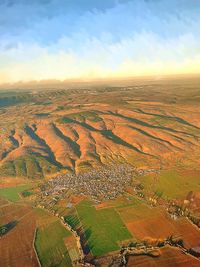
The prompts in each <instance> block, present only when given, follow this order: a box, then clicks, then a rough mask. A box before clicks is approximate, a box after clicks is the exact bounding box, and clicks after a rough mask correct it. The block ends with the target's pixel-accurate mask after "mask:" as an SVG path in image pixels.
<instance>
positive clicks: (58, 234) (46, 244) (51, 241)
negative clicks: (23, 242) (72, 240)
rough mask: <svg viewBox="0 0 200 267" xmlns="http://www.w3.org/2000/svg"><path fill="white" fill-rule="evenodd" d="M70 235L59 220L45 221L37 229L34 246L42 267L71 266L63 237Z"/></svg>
mask: <svg viewBox="0 0 200 267" xmlns="http://www.w3.org/2000/svg"><path fill="white" fill-rule="evenodd" d="M68 236H70V232H68V231H67V230H66V229H65V228H64V227H63V226H62V225H61V223H60V221H59V220H55V221H53V222H50V223H47V224H45V225H43V226H40V227H39V228H38V229H37V234H36V241H35V247H36V250H37V253H38V257H39V259H40V263H41V265H42V266H44V267H48V266H52V265H53V266H61V267H64V266H66V264H67V266H69V267H70V266H72V265H71V260H70V257H69V254H68V252H67V249H66V247H65V244H64V239H65V238H66V237H68Z"/></svg>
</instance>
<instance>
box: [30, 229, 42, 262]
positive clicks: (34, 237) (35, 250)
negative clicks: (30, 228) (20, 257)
mask: <svg viewBox="0 0 200 267" xmlns="http://www.w3.org/2000/svg"><path fill="white" fill-rule="evenodd" d="M36 236H37V229H35V231H34V236H33V245H32V246H33V250H34V252H35V255H36V259H37V262H38V265H39V267H42V265H41V262H40V259H39V257H38V254H37V249H36V247H35V240H36Z"/></svg>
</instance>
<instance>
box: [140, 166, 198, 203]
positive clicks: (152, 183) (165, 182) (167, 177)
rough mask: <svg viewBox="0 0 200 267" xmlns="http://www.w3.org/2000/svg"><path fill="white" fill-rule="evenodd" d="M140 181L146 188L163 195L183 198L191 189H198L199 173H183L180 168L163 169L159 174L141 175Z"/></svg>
mask: <svg viewBox="0 0 200 267" xmlns="http://www.w3.org/2000/svg"><path fill="white" fill-rule="evenodd" d="M141 183H142V184H143V185H144V186H145V188H146V190H149V191H153V192H161V193H162V194H163V196H164V197H168V198H176V197H178V198H181V197H182V198H183V197H185V196H186V195H187V193H188V192H189V190H188V189H190V190H191V191H196V192H198V191H200V180H199V175H198V174H196V175H195V174H194V173H192V172H191V173H187V174H184V173H183V172H181V171H180V170H173V169H172V170H165V171H162V172H161V173H160V174H156V175H147V176H143V177H141Z"/></svg>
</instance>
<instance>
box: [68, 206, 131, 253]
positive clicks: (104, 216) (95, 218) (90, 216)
mask: <svg viewBox="0 0 200 267" xmlns="http://www.w3.org/2000/svg"><path fill="white" fill-rule="evenodd" d="M76 209H77V212H78V217H79V220H80V221H81V225H82V226H83V229H84V234H85V239H86V241H87V245H88V246H89V248H90V250H91V252H92V254H93V255H94V256H100V255H104V254H106V253H108V252H111V251H115V250H118V249H119V248H120V247H119V244H118V242H120V241H123V240H127V239H131V238H132V235H131V234H130V233H129V231H128V230H127V228H126V226H125V225H124V223H123V222H122V220H121V218H120V216H119V214H118V213H117V212H116V211H115V209H113V208H107V209H102V210H96V209H95V207H93V206H92V205H91V202H89V201H83V202H81V203H80V204H78V205H77V206H76ZM71 219H72V217H71ZM75 224H76V221H75Z"/></svg>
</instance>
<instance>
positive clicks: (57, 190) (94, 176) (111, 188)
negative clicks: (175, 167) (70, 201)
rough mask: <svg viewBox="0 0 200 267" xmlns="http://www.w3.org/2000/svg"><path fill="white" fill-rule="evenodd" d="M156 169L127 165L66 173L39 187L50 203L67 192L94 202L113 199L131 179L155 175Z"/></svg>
mask: <svg viewBox="0 0 200 267" xmlns="http://www.w3.org/2000/svg"><path fill="white" fill-rule="evenodd" d="M157 172H159V170H157V169H149V170H141V169H137V168H135V167H132V166H130V165H128V164H118V165H111V166H106V167H101V168H98V169H93V170H91V171H89V172H85V173H79V174H75V173H66V174H61V175H58V176H56V177H54V178H52V179H51V180H49V181H48V182H47V183H45V184H43V185H42V186H41V192H42V194H41V197H42V198H43V199H45V197H48V196H51V197H53V199H52V201H53V202H55V201H56V199H57V200H58V199H60V198H61V197H62V195H64V194H65V193H66V192H67V191H69V190H70V191H72V192H73V194H76V195H83V196H88V197H90V198H91V199H92V200H94V201H95V202H97V203H98V202H101V201H105V200H111V199H115V198H116V197H118V196H119V195H122V194H123V193H124V191H125V188H126V187H127V186H130V185H131V183H132V180H133V177H136V176H141V175H145V174H147V173H157Z"/></svg>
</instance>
